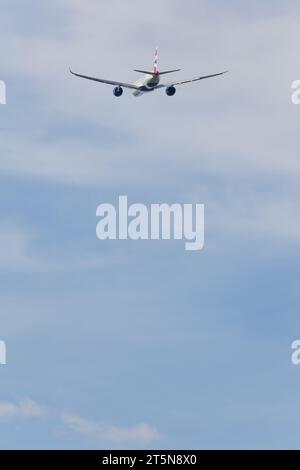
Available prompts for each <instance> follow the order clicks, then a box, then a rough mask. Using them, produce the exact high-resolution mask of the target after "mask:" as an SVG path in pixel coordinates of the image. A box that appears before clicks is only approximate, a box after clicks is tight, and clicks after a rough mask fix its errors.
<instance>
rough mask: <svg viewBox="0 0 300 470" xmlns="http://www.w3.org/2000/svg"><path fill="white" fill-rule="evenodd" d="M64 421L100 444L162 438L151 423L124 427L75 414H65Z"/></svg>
mask: <svg viewBox="0 0 300 470" xmlns="http://www.w3.org/2000/svg"><path fill="white" fill-rule="evenodd" d="M62 420H63V422H64V423H65V424H66V425H67V427H68V428H69V429H70V430H72V431H73V432H76V433H78V434H82V435H86V436H89V437H90V438H92V439H93V440H95V441H97V442H98V443H99V444H100V443H103V442H106V443H112V444H119V445H122V444H136V445H139V444H145V445H146V444H151V443H152V442H153V441H157V440H158V439H160V437H161V435H160V433H159V432H158V430H157V429H156V428H155V427H154V426H151V425H149V424H140V425H137V426H134V427H131V428H122V427H118V426H114V425H112V424H106V423H99V422H96V421H89V420H86V419H83V418H81V417H79V416H77V415H74V414H63V415H62Z"/></svg>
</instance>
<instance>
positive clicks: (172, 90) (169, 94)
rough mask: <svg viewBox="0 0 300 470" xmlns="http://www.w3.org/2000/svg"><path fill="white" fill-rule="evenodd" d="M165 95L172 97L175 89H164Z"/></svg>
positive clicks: (171, 87)
mask: <svg viewBox="0 0 300 470" xmlns="http://www.w3.org/2000/svg"><path fill="white" fill-rule="evenodd" d="M166 93H167V95H168V96H174V95H175V93H176V88H175V87H174V86H169V87H168V88H167V89H166Z"/></svg>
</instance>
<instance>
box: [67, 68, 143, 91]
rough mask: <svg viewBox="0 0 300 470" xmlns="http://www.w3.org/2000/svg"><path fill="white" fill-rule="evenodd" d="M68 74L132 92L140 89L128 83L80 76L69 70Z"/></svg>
mask: <svg viewBox="0 0 300 470" xmlns="http://www.w3.org/2000/svg"><path fill="white" fill-rule="evenodd" d="M70 72H71V74H72V75H75V76H76V77H80V78H85V79H86V80H92V81H94V82H100V83H106V84H107V85H114V86H121V87H124V88H130V89H132V90H139V88H140V87H138V86H136V85H131V84H130V83H122V82H113V81H112V80H104V79H102V78H95V77H88V76H87V75H80V74H79V73H75V72H72V70H71V69H70Z"/></svg>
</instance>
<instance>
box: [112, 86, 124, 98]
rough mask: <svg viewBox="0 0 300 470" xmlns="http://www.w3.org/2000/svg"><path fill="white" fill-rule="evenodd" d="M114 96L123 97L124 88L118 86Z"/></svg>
mask: <svg viewBox="0 0 300 470" xmlns="http://www.w3.org/2000/svg"><path fill="white" fill-rule="evenodd" d="M114 95H115V96H117V97H119V96H122V95H123V88H122V87H120V86H117V87H116V88H114Z"/></svg>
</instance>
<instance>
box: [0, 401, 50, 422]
mask: <svg viewBox="0 0 300 470" xmlns="http://www.w3.org/2000/svg"><path fill="white" fill-rule="evenodd" d="M46 414H47V408H46V407H44V406H42V405H39V404H38V403H36V402H35V401H33V400H30V399H23V400H20V401H19V402H17V403H12V402H5V401H1V402H0V420H1V421H7V420H11V419H18V418H19V419H20V418H21V419H24V418H39V417H42V416H45V415H46Z"/></svg>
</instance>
